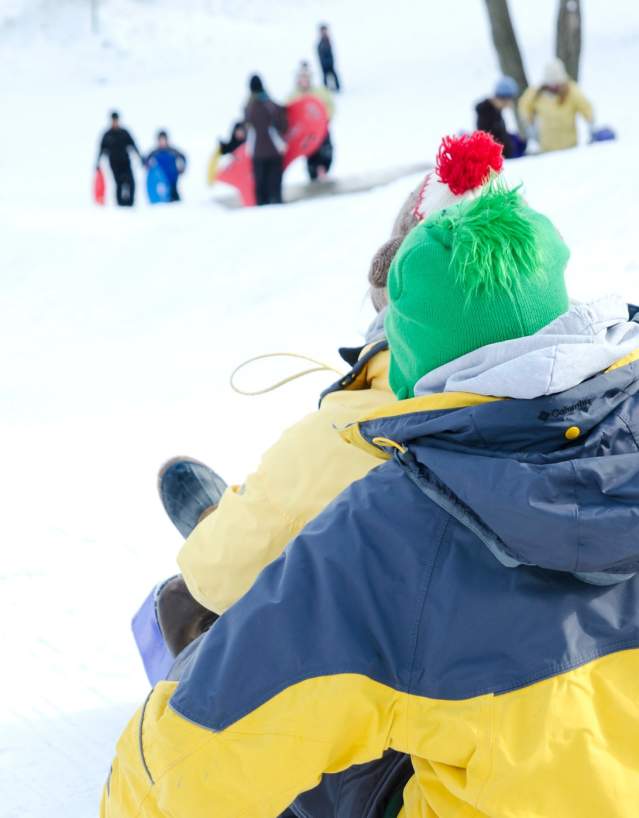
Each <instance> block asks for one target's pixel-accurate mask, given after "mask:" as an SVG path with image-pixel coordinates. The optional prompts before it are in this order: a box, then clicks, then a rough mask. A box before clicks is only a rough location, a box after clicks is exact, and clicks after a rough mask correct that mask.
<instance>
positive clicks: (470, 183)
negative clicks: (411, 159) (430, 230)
mask: <svg viewBox="0 0 639 818" xmlns="http://www.w3.org/2000/svg"><path fill="white" fill-rule="evenodd" d="M502 151H503V148H502V146H501V145H500V144H499V143H498V142H495V140H494V139H493V138H492V136H491V135H490V134H487V133H485V132H484V131H475V133H473V134H470V135H466V136H445V137H444V138H443V139H442V142H441V145H440V147H439V152H438V154H437V161H436V164H435V168H434V169H433V170H431V171H429V173H428V174H427V175H426V177H425V179H424V181H423V182H422V183H421V185H420V186H419V187H418V188H416V189H414V190H413V191H412V192H411V194H410V196H408V198H407V199H406V200H405V201H404V203H403V204H402V206H401V209H400V211H399V213H398V214H397V216H396V218H395V223H394V225H393V230H392V232H391V237H390V238H389V239H388V240H387V241H385V242H384V244H382V246H381V247H380V248H379V250H378V251H377V252H376V253H375V255H374V256H373V259H372V261H371V266H370V269H369V271H368V281H369V283H370V285H371V287H370V295H371V300H372V302H373V305H374V307H375V309H376V310H377V311H378V312H379V310H381V309H383V308H384V307H385V306H386V304H387V303H388V299H387V293H386V280H387V278H388V271H389V269H390V265H391V262H392V260H393V258H394V257H395V254H396V253H397V251H398V250H399V248H400V247H401V244H402V242H403V240H404V238H405V237H406V236H407V235H408V233H410V231H411V230H412V229H413V227H415V226H416V225H418V224H419V223H420V222H421V221H423V220H424V219H427V218H428V217H429V216H431V215H433V214H434V213H437V211H439V210H443V209H444V208H446V207H452V205H454V204H457V203H458V202H461V201H463V200H464V199H474V198H475V197H476V196H479V194H480V193H481V192H482V190H483V188H484V186H485V185H486V184H487V183H488V182H489V180H490V179H491V178H493V176H494V175H495V174H499V173H501V170H502V167H503V164H504V160H503V157H502Z"/></svg>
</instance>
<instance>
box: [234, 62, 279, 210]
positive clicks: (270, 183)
mask: <svg viewBox="0 0 639 818" xmlns="http://www.w3.org/2000/svg"><path fill="white" fill-rule="evenodd" d="M249 88H250V91H251V96H250V98H249V101H248V105H247V106H246V111H245V113H244V120H245V122H246V127H247V138H246V150H247V153H248V155H249V156H250V157H251V159H252V162H253V175H254V177H255V196H256V200H257V204H258V205H265V204H281V203H282V174H283V172H284V165H283V161H282V159H283V155H284V152H285V151H286V142H285V141H284V135H285V134H286V128H287V118H286V109H285V108H282V106H281V105H277V103H275V102H273V100H272V99H271V98H270V97H269V96H268V94H267V93H266V91H265V90H264V84H263V83H262V80H261V78H260V77H259V76H258V75H257V74H254V75H253V76H252V77H251V80H250V83H249Z"/></svg>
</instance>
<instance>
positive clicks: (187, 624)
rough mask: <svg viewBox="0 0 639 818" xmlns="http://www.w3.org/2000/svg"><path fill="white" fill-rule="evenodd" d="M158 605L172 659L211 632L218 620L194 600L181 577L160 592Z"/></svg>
mask: <svg viewBox="0 0 639 818" xmlns="http://www.w3.org/2000/svg"><path fill="white" fill-rule="evenodd" d="M155 604H156V610H157V617H158V622H159V624H160V629H161V631H162V635H163V636H164V641H165V642H166V645H167V647H168V649H169V650H170V651H171V653H172V654H173V656H177V655H178V654H179V653H181V652H182V651H183V650H184V648H185V647H186V646H187V645H189V644H190V643H191V642H192V641H193V640H194V639H197V637H198V636H200V634H202V633H204V632H205V631H208V629H209V628H210V627H211V625H212V624H213V623H214V622H215V620H216V619H217V618H218V615H217V614H216V613H213V611H209V610H208V609H207V608H205V607H204V606H203V605H200V603H199V602H197V600H195V599H193V597H192V596H191V593H190V591H189V589H188V588H187V587H186V582H184V580H183V578H182V577H181V576H178V577H173V579H170V580H169V581H168V582H167V583H166V584H165V585H164V586H163V587H162V588H161V589H160V592H159V594H158V596H157V599H156V603H155Z"/></svg>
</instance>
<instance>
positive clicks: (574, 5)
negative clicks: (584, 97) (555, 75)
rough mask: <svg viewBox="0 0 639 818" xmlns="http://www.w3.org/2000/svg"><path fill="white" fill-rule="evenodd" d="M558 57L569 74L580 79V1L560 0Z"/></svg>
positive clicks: (575, 78)
mask: <svg viewBox="0 0 639 818" xmlns="http://www.w3.org/2000/svg"><path fill="white" fill-rule="evenodd" d="M556 51H557V56H558V57H559V58H560V59H562V60H563V62H564V65H565V66H566V70H567V71H568V74H569V75H570V76H571V77H572V78H573V79H574V80H575V82H576V81H577V80H578V79H579V58H580V57H581V3H580V0H559V12H558V14H557V48H556Z"/></svg>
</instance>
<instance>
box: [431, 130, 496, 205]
mask: <svg viewBox="0 0 639 818" xmlns="http://www.w3.org/2000/svg"><path fill="white" fill-rule="evenodd" d="M502 152H503V146H502V145H500V144H499V142H495V140H494V139H493V138H492V136H491V135H490V134H489V133H486V132H485V131H475V133H472V134H470V136H468V135H465V136H445V137H444V138H443V139H442V144H441V145H440V147H439V153H438V154H437V164H436V165H435V170H436V171H437V176H438V177H439V178H440V179H441V181H442V182H444V184H447V185H448V187H449V188H450V189H451V191H452V192H453V193H454V194H455V195H456V196H461V195H462V194H464V193H467V192H468V191H469V190H474V189H475V188H476V187H479V186H480V185H483V184H484V182H485V181H486V180H487V179H488V176H489V175H490V171H491V170H494V171H496V172H497V173H498V172H499V171H500V170H501V169H502V167H503V166H504V159H503V156H502Z"/></svg>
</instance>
